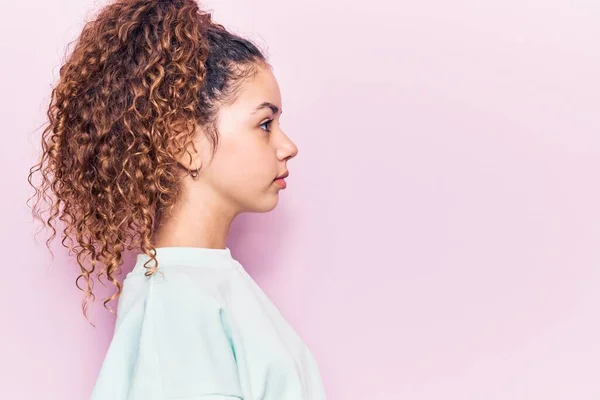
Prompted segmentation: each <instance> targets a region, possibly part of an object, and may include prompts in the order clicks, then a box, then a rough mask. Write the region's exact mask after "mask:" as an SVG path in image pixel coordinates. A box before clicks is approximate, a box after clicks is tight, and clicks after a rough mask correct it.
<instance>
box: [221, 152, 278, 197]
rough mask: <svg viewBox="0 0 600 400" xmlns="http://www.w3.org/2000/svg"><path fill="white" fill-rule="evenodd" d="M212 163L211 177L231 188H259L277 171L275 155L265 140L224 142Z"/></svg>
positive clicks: (267, 182)
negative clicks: (261, 141) (262, 141)
mask: <svg viewBox="0 0 600 400" xmlns="http://www.w3.org/2000/svg"><path fill="white" fill-rule="evenodd" d="M213 165H214V169H213V170H214V173H215V174H214V176H213V179H214V180H215V181H217V182H218V183H219V184H220V185H226V186H228V187H229V188H232V189H236V188H238V189H241V188H246V190H248V189H251V188H253V187H254V188H259V189H260V188H262V187H264V186H265V185H268V184H269V180H272V179H273V178H275V175H276V174H277V172H278V171H277V162H276V160H275V156H274V155H273V154H272V153H271V152H269V148H268V147H267V145H266V144H263V143H257V141H244V142H242V141H237V142H233V143H231V142H229V143H228V142H224V143H223V146H222V147H221V148H220V149H219V152H218V153H217V155H216V156H215V159H214V160H213ZM271 175H272V176H271Z"/></svg>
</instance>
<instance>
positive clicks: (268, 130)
mask: <svg viewBox="0 0 600 400" xmlns="http://www.w3.org/2000/svg"><path fill="white" fill-rule="evenodd" d="M271 122H273V120H272V119H270V120H268V121H265V122H263V123H262V124H260V125H259V126H263V125H267V126H269V125H270V124H271ZM263 130H264V129H263ZM265 132H271V130H270V129H269V128H267V130H266V131H265Z"/></svg>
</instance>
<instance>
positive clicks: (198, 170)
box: [190, 163, 200, 179]
mask: <svg viewBox="0 0 600 400" xmlns="http://www.w3.org/2000/svg"><path fill="white" fill-rule="evenodd" d="M190 175H191V177H192V179H196V178H197V177H198V175H200V168H198V163H196V170H195V171H194V170H192V171H190Z"/></svg>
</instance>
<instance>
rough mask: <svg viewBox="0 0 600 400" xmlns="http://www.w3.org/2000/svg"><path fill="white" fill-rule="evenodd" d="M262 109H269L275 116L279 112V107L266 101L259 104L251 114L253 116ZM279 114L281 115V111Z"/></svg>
mask: <svg viewBox="0 0 600 400" xmlns="http://www.w3.org/2000/svg"><path fill="white" fill-rule="evenodd" d="M263 108H270V109H271V111H273V114H277V113H278V112H279V107H277V106H276V105H275V104H273V103H269V102H268V101H265V102H264V103H261V104H259V106H258V107H256V109H255V110H254V111H253V112H252V114H255V113H256V112H257V111H259V110H262V109H263ZM281 113H282V114H283V110H281Z"/></svg>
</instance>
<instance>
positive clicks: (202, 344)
mask: <svg viewBox="0 0 600 400" xmlns="http://www.w3.org/2000/svg"><path fill="white" fill-rule="evenodd" d="M156 254H157V260H158V262H159V264H158V267H159V269H158V271H157V272H156V273H154V274H153V275H152V276H150V277H147V276H145V275H144V272H145V271H146V269H144V267H143V263H144V262H146V261H147V260H149V259H150V257H148V256H147V255H145V254H142V253H141V254H138V255H137V261H136V264H135V266H134V268H133V270H132V271H131V272H130V273H129V274H127V276H126V278H125V280H124V282H123V291H122V293H121V296H120V298H119V302H118V307H117V321H116V325H115V331H114V335H113V338H112V341H111V343H110V346H109V348H108V351H107V354H106V358H105V359H104V362H103V364H102V367H101V369H100V373H99V376H98V379H97V381H96V385H95V386H94V389H93V392H92V396H91V400H228V399H229V400H230V399H244V400H259V399H260V400H301V399H302V400H323V399H325V392H324V389H323V383H322V381H321V377H320V373H319V367H318V366H317V362H316V360H315V358H314V357H313V355H312V354H311V352H310V350H309V349H308V348H307V346H306V345H305V344H304V342H303V341H302V339H301V338H300V337H299V336H298V335H297V334H296V332H295V331H294V329H293V328H292V327H291V326H290V325H289V324H288V323H287V322H286V321H285V319H284V318H283V316H282V315H281V313H280V312H279V310H278V309H277V308H276V307H275V305H274V304H273V303H272V302H271V301H270V300H269V298H268V297H267V296H266V295H265V293H264V292H263V291H262V290H261V289H260V287H259V286H258V285H257V284H256V283H255V281H254V280H253V279H252V278H251V277H250V276H249V275H248V273H247V272H246V270H245V269H244V268H243V267H242V265H241V264H240V263H239V262H238V261H237V260H235V259H234V258H233V257H232V255H231V252H230V250H229V248H225V249H210V248H200V247H158V248H157V249H156ZM153 265H154V263H152V262H151V263H149V266H153Z"/></svg>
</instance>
